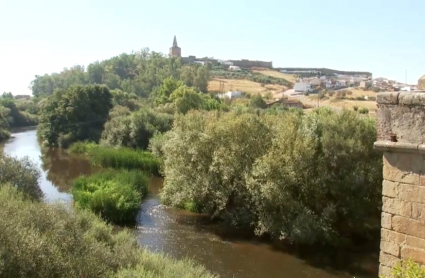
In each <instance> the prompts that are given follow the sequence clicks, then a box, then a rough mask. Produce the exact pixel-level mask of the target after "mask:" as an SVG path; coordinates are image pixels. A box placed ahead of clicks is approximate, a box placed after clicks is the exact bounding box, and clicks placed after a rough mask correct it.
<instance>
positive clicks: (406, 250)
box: [401, 246, 425, 264]
mask: <svg viewBox="0 0 425 278" xmlns="http://www.w3.org/2000/svg"><path fill="white" fill-rule="evenodd" d="M401 258H402V259H412V260H413V261H415V262H417V263H420V264H425V250H421V249H417V248H412V247H410V246H404V247H403V248H402V249H401Z"/></svg>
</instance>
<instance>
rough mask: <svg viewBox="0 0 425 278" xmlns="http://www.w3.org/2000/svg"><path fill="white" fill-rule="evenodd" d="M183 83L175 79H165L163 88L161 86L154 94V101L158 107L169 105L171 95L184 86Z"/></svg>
mask: <svg viewBox="0 0 425 278" xmlns="http://www.w3.org/2000/svg"><path fill="white" fill-rule="evenodd" d="M183 85H184V83H183V81H180V80H177V79H175V78H173V77H168V78H166V79H164V81H163V82H162V84H161V86H159V87H158V88H157V89H156V90H155V91H154V93H153V94H152V98H153V101H154V103H155V104H156V105H160V104H165V103H168V102H169V101H170V100H169V98H170V96H171V94H172V93H173V92H174V91H175V90H176V89H177V88H178V87H180V86H183Z"/></svg>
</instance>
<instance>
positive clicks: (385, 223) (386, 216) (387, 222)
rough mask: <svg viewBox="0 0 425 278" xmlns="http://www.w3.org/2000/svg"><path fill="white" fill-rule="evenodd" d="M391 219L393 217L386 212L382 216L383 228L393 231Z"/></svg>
mask: <svg viewBox="0 0 425 278" xmlns="http://www.w3.org/2000/svg"><path fill="white" fill-rule="evenodd" d="M391 217H392V215H391V214H389V213H386V212H382V214H381V227H382V228H385V229H391Z"/></svg>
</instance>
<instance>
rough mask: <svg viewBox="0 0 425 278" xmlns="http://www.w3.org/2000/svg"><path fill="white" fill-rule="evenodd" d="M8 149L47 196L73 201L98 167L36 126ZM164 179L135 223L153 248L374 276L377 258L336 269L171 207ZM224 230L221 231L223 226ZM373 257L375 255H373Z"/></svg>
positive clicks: (230, 262)
mask: <svg viewBox="0 0 425 278" xmlns="http://www.w3.org/2000/svg"><path fill="white" fill-rule="evenodd" d="M0 149H3V151H4V153H6V154H9V155H12V156H17V157H23V156H28V157H30V158H31V159H32V160H33V161H34V162H35V163H36V164H37V165H38V167H40V169H41V171H42V176H41V179H40V187H41V189H42V190H43V192H44V194H45V199H46V201H47V202H56V201H61V202H66V203H71V202H72V195H71V194H70V193H69V190H70V186H71V183H72V180H73V179H75V178H76V177H77V176H79V175H81V174H90V173H91V172H92V171H96V170H98V169H95V168H93V167H92V166H90V164H89V163H88V162H87V161H86V160H84V159H82V158H80V157H75V156H70V155H69V154H68V153H67V152H66V151H64V150H61V149H57V148H56V149H53V148H51V149H45V148H41V147H40V144H39V142H38V140H37V136H36V131H35V130H21V131H15V132H14V133H13V134H12V138H11V139H10V140H8V141H7V142H5V143H3V144H2V145H1V146H0ZM161 186H162V179H161V178H158V177H152V178H151V183H150V190H149V192H150V193H149V195H148V196H147V198H145V200H144V201H143V203H142V205H141V209H140V213H139V215H138V217H137V226H136V228H135V229H134V233H135V236H136V237H137V239H138V242H139V244H140V245H141V246H142V247H144V248H147V249H149V250H151V251H153V252H163V253H165V254H167V255H169V256H172V257H175V258H184V257H189V258H192V259H193V260H195V261H196V262H199V263H201V264H203V265H205V266H206V267H207V268H208V269H209V270H211V271H213V272H215V273H217V274H219V275H220V276H221V277H229V278H231V277H238V278H266V277H288V278H289V277H296V278H298V277H299V278H304V277H315V278H334V277H376V263H377V262H374V263H370V265H367V264H368V263H367V262H366V263H364V262H362V264H363V265H364V264H366V266H365V267H363V268H364V269H366V270H367V271H365V272H362V275H353V274H350V273H349V272H348V271H346V270H335V269H334V268H328V267H323V266H320V265H319V266H317V265H316V264H313V263H309V262H308V260H304V259H301V258H300V257H297V256H295V255H291V254H290V253H288V252H284V251H282V250H281V249H278V248H274V247H273V246H272V245H271V244H270V243H267V242H264V241H260V240H258V239H256V238H253V237H249V238H247V237H237V236H228V235H226V233H223V232H222V231H221V230H220V229H217V227H215V226H214V225H211V224H210V223H208V221H206V220H205V217H202V216H200V215H196V214H191V213H188V212H184V211H179V210H174V209H168V208H165V207H164V206H162V205H161V204H160V202H159V198H158V192H159V191H160V189H161ZM220 231H221V232H220ZM372 261H373V260H372Z"/></svg>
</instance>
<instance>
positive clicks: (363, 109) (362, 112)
mask: <svg viewBox="0 0 425 278" xmlns="http://www.w3.org/2000/svg"><path fill="white" fill-rule="evenodd" d="M359 113H360V114H369V109H367V108H365V107H363V108H360V109H359Z"/></svg>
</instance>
